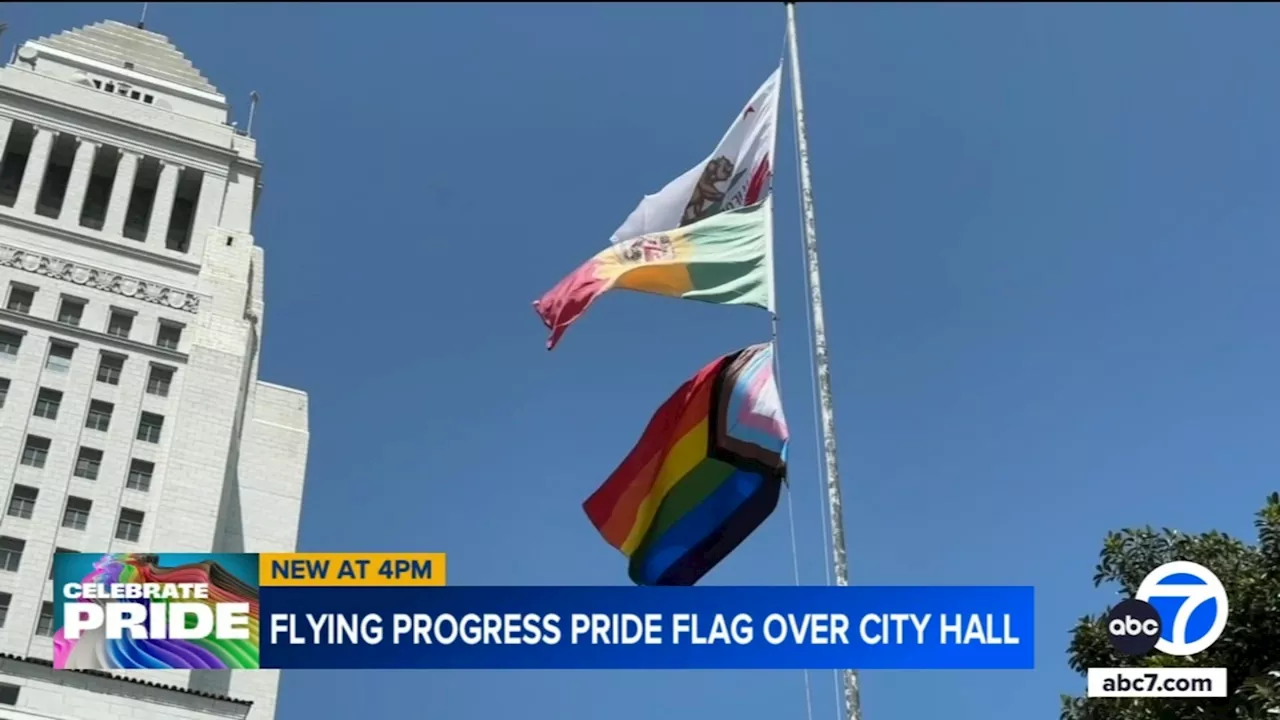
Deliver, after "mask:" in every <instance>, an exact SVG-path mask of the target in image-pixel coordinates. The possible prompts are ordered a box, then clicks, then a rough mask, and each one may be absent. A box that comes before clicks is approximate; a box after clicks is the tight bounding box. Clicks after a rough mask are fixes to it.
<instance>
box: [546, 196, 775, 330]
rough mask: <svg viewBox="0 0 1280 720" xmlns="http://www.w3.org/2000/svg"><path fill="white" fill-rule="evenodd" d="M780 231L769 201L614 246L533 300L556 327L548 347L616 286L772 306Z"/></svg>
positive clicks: (722, 302)
mask: <svg viewBox="0 0 1280 720" xmlns="http://www.w3.org/2000/svg"><path fill="white" fill-rule="evenodd" d="M772 229H773V210H772V203H771V201H770V199H769V198H767V197H766V198H765V199H764V201H762V202H759V203H757V204H755V205H752V206H750V207H745V208H739V209H737V210H729V211H726V212H722V213H717V214H716V215H712V216H711V217H708V218H705V219H703V220H699V221H698V222H695V223H693V224H691V225H687V226H685V227H682V228H679V229H676V230H672V231H670V232H664V233H653V234H650V235H642V236H640V237H638V238H635V239H632V240H627V241H624V242H620V243H617V244H615V245H612V246H610V247H608V248H606V249H605V250H603V251H601V252H600V253H599V254H597V255H596V256H595V257H593V258H591V259H590V260H588V261H587V262H586V263H584V264H583V265H582V266H581V267H579V268H578V269H577V270H575V271H573V272H572V273H570V274H569V276H568V277H566V278H564V279H563V280H561V281H560V282H559V283H558V284H557V285H556V286H555V287H553V288H551V290H549V291H547V293H546V294H545V295H543V296H542V297H541V298H539V299H538V300H536V301H535V302H534V303H533V309H534V310H535V311H536V312H537V313H538V316H539V317H541V318H542V322H543V324H545V325H546V326H547V327H548V328H549V329H550V330H551V337H550V339H549V340H547V349H548V350H550V349H551V348H554V347H555V346H556V343H557V342H559V341H560V337H561V336H562V335H564V332H565V330H567V329H568V328H569V326H570V325H571V324H573V322H574V321H575V320H577V319H578V318H579V317H581V316H582V314H583V313H585V312H586V311H587V308H588V307H590V306H591V303H593V302H595V299H596V298H598V297H600V296H601V295H603V294H604V293H606V292H608V291H610V290H612V289H614V288H618V289H622V290H636V291H638V292H646V293H651V294H654V295H665V296H667V297H674V298H684V299H687V300H699V301H702V302H707V303H715V304H719V305H754V306H756V307H763V308H771V307H772V304H773V299H772V297H771V293H770V287H769V277H768V275H769V273H768V262H769V257H768V256H769V245H770V244H771V242H772V237H771V236H772Z"/></svg>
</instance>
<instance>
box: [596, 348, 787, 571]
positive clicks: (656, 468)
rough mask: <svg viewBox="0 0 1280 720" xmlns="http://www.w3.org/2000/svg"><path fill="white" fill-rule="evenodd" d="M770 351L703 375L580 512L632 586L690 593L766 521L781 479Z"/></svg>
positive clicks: (782, 454)
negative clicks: (622, 562)
mask: <svg viewBox="0 0 1280 720" xmlns="http://www.w3.org/2000/svg"><path fill="white" fill-rule="evenodd" d="M788 437H789V436H788V433H787V421H786V419H785V418H784V416H783V413H782V402H781V400H780V398H779V396H778V386H777V381H776V379H775V377H774V374H773V346H772V345H771V344H766V345H753V346H751V347H749V348H746V349H744V350H739V351H738V352H735V353H731V354H729V355H725V356H724V357H721V358H719V359H717V360H716V361H715V362H712V363H711V364H709V365H707V366H706V367H704V368H703V369H702V370H701V371H700V372H699V373H698V374H697V375H695V376H694V377H693V378H692V379H691V380H689V381H688V382H686V383H685V384H684V385H682V386H681V387H680V389H679V390H677V391H676V393H675V394H674V395H672V396H671V397H670V398H669V399H668V400H667V401H666V402H665V403H663V404H662V407H660V408H659V409H658V411H657V412H656V413H655V414H654V416H653V418H652V419H651V420H650V421H649V425H648V427H646V428H645V431H644V434H643V435H642V436H641V437H640V441H639V442H638V443H636V446H635V448H634V449H632V451H631V453H630V454H629V455H628V456H627V458H626V460H624V461H623V462H622V464H621V465H620V466H619V467H618V469H617V470H615V471H614V473H613V475H611V476H610V477H609V479H608V480H606V481H605V483H604V484H603V485H601V486H600V489H598V490H596V492H595V493H594V494H593V495H592V496H591V497H590V498H588V499H587V501H586V502H585V503H583V509H584V510H586V512H587V517H588V518H590V520H591V524H593V525H595V526H596V529H597V530H599V531H600V534H601V535H602V536H603V537H604V539H605V540H606V541H608V543H609V544H610V545H612V546H614V547H615V548H617V549H619V550H621V551H622V553H623V554H624V555H626V556H627V557H629V558H630V560H631V562H630V569H629V575H630V576H631V580H632V581H633V582H635V583H636V584H637V585H693V584H694V583H696V582H697V581H698V580H699V579H701V578H702V576H704V575H706V574H707V572H708V571H710V570H711V568H713V567H715V566H716V565H717V564H718V563H719V562H720V561H721V560H723V559H724V558H725V557H726V556H727V555H728V554H729V553H730V552H733V550H734V549H735V548H737V547H738V545H740V544H742V541H743V540H745V539H746V538H747V536H748V535H750V534H751V533H752V532H753V531H754V530H755V529H756V528H757V527H759V526H760V525H761V523H763V522H764V521H765V519H766V518H768V517H769V515H770V513H772V512H773V509H774V507H775V506H776V505H777V503H778V494H779V493H780V492H781V488H782V482H783V480H784V479H785V477H786V473H787V467H786V457H787V441H788Z"/></svg>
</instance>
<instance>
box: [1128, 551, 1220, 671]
mask: <svg viewBox="0 0 1280 720" xmlns="http://www.w3.org/2000/svg"><path fill="white" fill-rule="evenodd" d="M1152 600H1155V601H1156V602H1155V603H1153V602H1150V601H1152ZM1178 600H1181V601H1182V602H1181V603H1179V602H1177V601H1178ZM1157 605H1158V606H1159V607H1160V608H1162V609H1163V612H1164V614H1163V615H1162V614H1161V610H1157V609H1156V608H1157ZM1227 611H1228V608H1227V591H1226V590H1225V589H1224V588H1223V587H1222V582H1221V581H1220V580H1218V577H1217V576H1216V575H1214V574H1213V573H1212V572H1211V571H1210V570H1209V569H1208V568H1206V567H1204V566H1202V565H1197V564H1196V563H1193V562H1172V563H1166V564H1164V565H1161V566H1160V567H1158V568H1156V569H1155V570H1153V571H1152V572H1151V574H1149V575H1147V577H1146V578H1144V579H1143V581H1142V585H1141V586H1139V587H1138V593H1137V595H1135V596H1134V598H1133V599H1131V600H1124V601H1122V602H1121V603H1120V604H1119V605H1116V606H1115V607H1114V608H1112V609H1111V612H1110V613H1109V614H1108V615H1107V635H1108V636H1110V638H1111V645H1112V646H1113V647H1114V648H1115V649H1116V651H1117V652H1120V653H1121V654H1124V655H1146V654H1147V653H1149V652H1151V651H1152V650H1159V651H1160V652H1162V653H1165V654H1167V655H1180V656H1187V655H1195V654H1196V653H1199V652H1203V651H1204V650H1206V649H1208V647H1209V646H1210V645H1212V644H1214V643H1215V642H1217V641H1218V638H1220V637H1222V632H1223V630H1225V629H1226V627H1227Z"/></svg>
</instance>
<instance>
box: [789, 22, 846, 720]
mask: <svg viewBox="0 0 1280 720" xmlns="http://www.w3.org/2000/svg"><path fill="white" fill-rule="evenodd" d="M785 5H786V9H787V40H788V42H787V48H788V51H789V53H788V58H789V59H790V61H791V100H792V102H791V104H792V110H793V111H794V113H795V134H796V155H797V159H798V161H799V165H800V209H801V216H802V217H803V220H804V249H805V259H806V261H807V265H808V283H807V286H808V290H809V310H810V312H809V315H810V319H811V321H812V328H813V333H812V335H811V338H812V341H813V342H812V352H813V356H814V360H815V362H814V365H813V370H814V373H815V375H816V385H817V388H816V389H817V400H818V406H819V408H820V420H821V429H822V450H823V453H822V457H823V460H824V463H823V464H824V466H825V476H826V496H827V507H828V509H829V513H828V516H829V517H828V520H829V522H830V524H831V560H832V570H833V572H834V573H835V580H836V586H837V587H844V586H847V585H848V584H849V561H848V554H847V552H846V549H845V539H844V503H843V499H842V497H841V494H842V493H841V488H840V470H839V466H838V463H837V451H836V432H835V409H834V407H833V405H834V401H833V398H832V392H831V369H830V364H829V359H828V356H827V331H826V320H825V318H824V314H823V308H822V282H821V273H820V271H819V264H818V231H817V223H816V221H815V220H814V209H813V188H812V183H811V181H810V175H809V139H808V134H807V132H806V130H805V113H804V93H803V91H802V89H801V86H800V51H799V49H798V48H797V41H796V6H795V3H794V2H787V3H785ZM841 676H842V680H843V682H842V683H840V684H839V687H840V689H842V690H843V693H844V715H845V720H861V717H862V708H861V704H862V703H861V697H860V693H859V688H858V673H857V671H856V670H853V669H846V670H843V671H841Z"/></svg>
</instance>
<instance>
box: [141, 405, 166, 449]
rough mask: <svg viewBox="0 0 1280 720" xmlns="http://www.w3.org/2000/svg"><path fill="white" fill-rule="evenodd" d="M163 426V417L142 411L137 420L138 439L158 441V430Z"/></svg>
mask: <svg viewBox="0 0 1280 720" xmlns="http://www.w3.org/2000/svg"><path fill="white" fill-rule="evenodd" d="M163 427H164V418H163V417H162V416H160V415H157V414H155V413H149V412H144V413H142V419H141V420H139V421H138V439H139V440H141V441H143V442H149V443H158V442H160V430H161V428H163Z"/></svg>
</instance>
